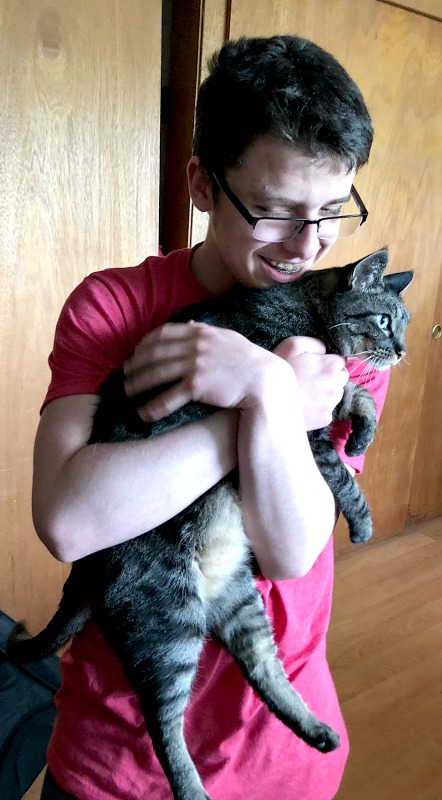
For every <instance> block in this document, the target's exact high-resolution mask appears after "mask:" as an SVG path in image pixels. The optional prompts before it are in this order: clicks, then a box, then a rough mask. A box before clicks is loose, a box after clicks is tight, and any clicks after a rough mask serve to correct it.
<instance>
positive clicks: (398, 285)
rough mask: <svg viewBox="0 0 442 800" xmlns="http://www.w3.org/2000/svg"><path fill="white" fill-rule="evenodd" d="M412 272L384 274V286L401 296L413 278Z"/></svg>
mask: <svg viewBox="0 0 442 800" xmlns="http://www.w3.org/2000/svg"><path fill="white" fill-rule="evenodd" d="M413 274H414V273H413V272H411V270H410V271H409V272H394V273H393V274H392V275H385V277H384V286H386V287H387V289H391V290H392V291H393V292H396V294H398V295H399V297H401V296H402V295H403V293H404V292H405V289H407V288H408V286H409V285H410V283H411V281H412V280H413Z"/></svg>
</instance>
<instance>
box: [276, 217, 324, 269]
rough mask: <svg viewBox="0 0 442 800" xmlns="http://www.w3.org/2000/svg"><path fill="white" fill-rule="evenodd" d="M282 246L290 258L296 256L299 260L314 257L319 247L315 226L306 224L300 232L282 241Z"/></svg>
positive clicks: (307, 259)
mask: <svg viewBox="0 0 442 800" xmlns="http://www.w3.org/2000/svg"><path fill="white" fill-rule="evenodd" d="M284 247H285V249H286V250H287V252H289V253H290V256H291V257H292V258H293V256H297V257H298V258H299V259H300V260H301V261H309V260H310V259H311V258H314V256H315V255H316V253H317V252H318V250H319V248H320V242H319V239H318V228H317V226H316V225H306V226H305V228H304V230H303V231H301V233H298V234H297V235H296V236H293V237H292V238H291V239H288V240H287V241H286V242H284Z"/></svg>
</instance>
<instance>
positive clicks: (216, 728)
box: [45, 250, 388, 800]
mask: <svg viewBox="0 0 442 800" xmlns="http://www.w3.org/2000/svg"><path fill="white" fill-rule="evenodd" d="M191 255H192V251H191V250H181V251H176V252H174V253H171V254H170V255H168V256H166V257H165V258H161V257H152V258H148V259H146V261H144V262H143V263H142V264H140V265H139V266H137V267H129V268H125V269H108V270H104V271H102V272H98V273H95V274H93V275H90V276H89V277H87V278H86V279H85V280H84V281H83V282H82V283H81V284H80V286H79V287H78V288H77V289H76V290H75V291H74V292H73V293H72V295H71V296H70V297H69V299H68V300H67V302H66V304H65V306H64V308H63V310H62V312H61V316H60V319H59V322H58V325H57V330H56V335H55V343H54V349H53V352H52V354H51V356H50V358H49V363H50V367H51V370H52V380H51V384H50V387H49V390H48V393H47V396H46V399H45V405H46V404H47V403H48V402H50V401H51V400H53V399H55V398H58V397H62V396H66V395H72V394H97V393H98V390H99V387H100V385H101V383H102V382H103V380H104V379H105V378H106V377H107V375H108V374H109V372H110V371H112V370H113V369H116V368H117V367H120V366H121V365H122V363H123V361H124V360H125V359H126V358H127V357H129V356H130V355H131V354H132V352H133V350H134V348H135V346H136V344H138V342H139V341H140V339H141V338H142V337H143V336H144V335H145V334H146V333H147V332H148V331H149V330H151V329H152V328H154V327H156V326H158V325H161V324H162V323H164V322H165V321H166V320H168V319H169V318H170V317H171V316H172V315H173V314H174V313H176V312H177V311H178V310H179V309H180V308H183V307H184V306H186V305H189V304H191V303H198V302H201V301H203V300H205V299H207V298H208V297H210V293H208V292H207V290H205V289H204V288H203V287H202V286H201V285H200V284H199V283H198V282H197V281H196V280H195V278H194V277H193V275H192V273H191V271H190V260H191ZM360 372H362V369H361V370H360ZM387 381H388V378H387V375H386V373H375V374H374V375H372V376H371V378H370V385H369V389H370V391H372V393H373V394H374V396H375V400H376V403H377V405H378V408H379V410H380V408H381V406H382V403H383V400H384V398H385V393H386V386H387ZM340 440H341V441H340V444H341V445H342V443H343V442H344V440H345V430H344V429H343V427H342V426H341V431H340ZM345 460H346V461H347V462H349V463H350V462H351V463H352V464H353V466H355V468H356V469H357V471H360V469H361V466H362V463H363V459H361V458H359V459H348V458H346V457H345ZM332 584H333V544H332V540H330V541H329V543H328V545H327V546H326V547H325V549H324V551H323V552H322V553H321V555H320V556H319V558H318V559H317V561H316V563H315V564H314V566H313V568H312V569H311V570H310V572H309V573H308V575H306V576H305V577H303V578H301V579H299V580H291V581H281V582H278V583H273V582H272V581H269V580H266V579H265V578H262V577H258V578H257V585H258V588H259V590H260V592H261V594H262V597H263V600H264V605H265V608H266V612H267V614H268V616H269V617H270V619H271V620H272V623H273V627H274V632H275V639H276V642H277V645H278V650H279V655H280V657H281V659H282V661H283V663H284V667H285V670H286V673H287V675H288V677H289V679H290V681H291V682H292V683H293V685H294V686H295V688H296V689H297V691H298V692H300V694H301V695H302V697H303V699H304V700H305V702H306V703H307V704H308V705H309V706H310V708H311V709H312V711H314V712H315V713H316V714H317V715H318V717H319V718H320V719H322V720H323V721H324V722H327V723H328V724H329V725H331V726H332V727H333V728H335V729H336V730H337V731H338V732H339V734H340V737H341V746H340V748H338V750H336V751H334V752H333V753H328V754H326V755H324V754H321V753H318V752H317V751H316V750H313V749H312V748H310V747H308V746H307V745H306V744H305V743H304V742H302V741H301V740H300V739H298V738H297V737H296V736H295V735H294V734H293V733H292V732H291V731H290V730H289V729H288V728H286V727H285V725H283V724H282V723H281V722H280V721H279V720H278V719H276V717H274V716H273V714H271V713H270V712H269V710H268V709H267V707H266V706H264V705H263V703H262V702H261V701H260V700H259V699H258V698H257V696H256V695H255V693H254V691H253V690H252V689H251V687H250V686H249V685H248V684H247V683H246V682H245V680H244V679H243V677H242V674H241V672H240V670H239V668H238V667H237V666H236V664H235V663H234V662H233V660H232V658H231V657H230V655H229V654H228V653H227V651H226V650H225V649H224V648H223V647H221V646H220V645H219V644H218V643H216V642H215V641H212V640H209V641H208V642H207V643H206V645H205V648H204V651H203V654H202V656H201V659H200V662H199V668H198V674H197V678H196V681H195V686H194V689H193V693H192V697H191V701H190V704H189V706H188V708H187V711H186V717H185V738H186V742H187V744H188V747H189V751H190V753H191V755H192V758H193V759H194V761H195V764H196V767H197V769H198V771H199V773H200V775H201V778H202V780H203V783H204V786H205V788H206V790H207V792H208V793H209V794H210V795H211V796H213V797H214V798H216V800H252V799H253V800H272V798H277V797H281V798H293V800H331V798H332V797H334V795H335V794H336V792H337V790H338V787H339V784H340V781H341V777H342V773H343V769H344V765H345V762H346V759H347V754H348V740H347V734H346V730H345V725H344V722H343V719H342V715H341V712H340V709H339V703H338V699H337V697H336V692H335V689H334V685H333V681H332V678H331V676H330V672H329V669H328V665H327V661H326V652H325V651H326V645H325V637H326V632H327V628H328V624H329V617H330V608H331V596H332ZM61 671H62V678H63V681H62V686H61V689H60V690H59V692H58V693H57V696H56V706H57V709H58V715H57V719H56V722H55V726H54V731H53V734H52V738H51V741H50V744H49V748H48V764H49V767H50V769H51V772H52V773H53V775H54V777H55V779H56V780H57V782H58V783H59V784H60V786H62V787H63V788H64V789H65V790H66V791H68V792H70V793H71V794H73V795H74V796H76V797H77V798H79V800H140V798H146V800H170V798H171V792H170V788H169V784H168V782H167V781H166V779H165V777H164V774H163V771H162V769H161V767H160V766H159V763H158V760H157V758H156V756H155V754H154V752H153V749H152V744H151V741H150V737H149V736H148V734H147V732H146V728H145V724H144V720H143V716H142V713H141V709H140V705H139V701H138V698H137V696H136V695H135V694H134V692H133V690H132V688H131V685H130V683H129V681H128V679H127V678H126V676H125V673H124V671H123V667H122V665H121V663H120V662H119V660H118V659H117V658H116V656H115V654H114V652H113V650H112V649H111V647H110V645H109V644H108V643H107V641H106V640H105V638H104V636H103V634H102V633H101V630H100V629H99V627H98V626H97V625H96V624H95V623H93V622H91V623H89V624H88V625H87V626H86V628H85V629H84V631H83V632H82V633H81V634H80V635H78V636H77V637H75V639H74V640H73V643H72V645H71V647H70V648H69V650H68V651H67V652H66V653H65V654H64V655H63V657H62V659H61Z"/></svg>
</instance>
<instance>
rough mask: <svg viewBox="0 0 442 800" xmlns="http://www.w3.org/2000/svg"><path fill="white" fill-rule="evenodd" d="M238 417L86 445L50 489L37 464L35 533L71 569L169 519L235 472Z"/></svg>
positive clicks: (222, 415) (229, 414)
mask: <svg viewBox="0 0 442 800" xmlns="http://www.w3.org/2000/svg"><path fill="white" fill-rule="evenodd" d="M237 417H238V415H237V412H235V411H222V412H217V413H215V414H213V415H212V416H211V417H210V418H208V419H207V420H205V421H204V422H199V423H195V424H191V425H188V426H184V427H181V428H179V429H177V430H174V431H171V432H170V433H168V434H165V435H164V436H161V437H158V438H156V439H150V440H144V441H137V442H125V443H117V444H99V445H87V446H85V447H83V448H81V449H80V450H79V451H78V452H77V453H75V455H74V456H73V457H72V458H70V459H69V461H68V462H67V463H66V464H65V465H64V466H63V468H62V469H61V470H60V471H59V473H58V474H57V475H56V479H55V481H53V482H51V483H50V484H49V483H48V482H46V483H45V481H44V480H43V479H42V477H41V473H42V471H43V470H44V465H39V464H36V467H35V475H36V476H37V478H36V479H34V492H33V514H34V523H35V527H36V530H37V533H38V534H39V536H40V538H41V539H42V541H43V542H44V544H45V545H46V546H47V547H48V549H49V550H50V551H51V552H52V554H53V555H54V556H55V557H56V558H58V559H60V560H62V561H68V562H70V561H74V560H77V559H78V558H82V557H83V556H86V555H88V554H90V553H93V552H95V551H97V550H101V549H103V548H105V547H109V546H112V545H115V544H119V543H120V542H123V541H126V540H128V539H131V538H133V537H135V536H138V535H140V534H142V533H144V532H146V531H147V530H151V529H152V528H154V527H156V526H157V525H159V524H161V523H163V522H165V521H166V520H168V519H170V518H172V517H173V516H174V515H175V514H177V513H178V512H179V511H182V510H183V509H184V508H185V507H186V506H188V505H189V504H190V503H191V502H193V500H195V499H196V498H197V497H199V496H201V494H203V493H204V492H205V491H207V490H208V489H210V488H211V487H212V486H213V485H215V483H217V482H218V481H219V480H221V478H223V477H224V476H225V475H226V474H227V473H228V472H229V471H230V470H231V469H233V468H234V467H235V466H236V460H237ZM39 475H40V477H38V476H39ZM128 476H130V478H128Z"/></svg>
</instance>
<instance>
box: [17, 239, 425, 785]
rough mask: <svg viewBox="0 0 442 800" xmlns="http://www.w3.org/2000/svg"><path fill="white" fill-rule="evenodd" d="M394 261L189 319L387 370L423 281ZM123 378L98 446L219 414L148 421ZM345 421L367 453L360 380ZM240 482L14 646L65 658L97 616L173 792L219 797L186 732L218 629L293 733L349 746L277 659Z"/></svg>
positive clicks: (365, 527)
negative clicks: (208, 644) (312, 342)
mask: <svg viewBox="0 0 442 800" xmlns="http://www.w3.org/2000/svg"><path fill="white" fill-rule="evenodd" d="M387 263H388V254H387V252H386V250H380V251H378V252H376V253H373V254H372V255H370V256H367V257H366V258H364V259H362V260H361V261H359V262H356V263H355V264H350V265H347V266H346V267H336V268H332V269H328V270H322V271H314V272H308V273H306V274H305V275H304V276H303V277H302V278H301V279H299V280H297V281H295V282H293V283H286V284H280V285H277V286H274V287H272V288H269V289H266V290H260V291H255V290H250V289H245V288H237V289H234V290H233V291H232V292H231V293H229V294H228V295H226V296H224V297H221V298H217V299H215V300H213V301H209V302H208V303H205V304H203V305H201V306H198V307H196V306H193V307H191V308H189V309H186V310H185V311H184V312H182V313H181V314H180V315H178V318H179V319H180V320H181V321H183V320H186V319H187V320H189V319H199V320H202V321H204V322H206V323H209V324H211V325H217V326H220V327H228V328H233V329H235V330H236V331H238V332H239V333H241V334H243V335H244V336H246V337H247V338H249V339H250V340H251V341H253V342H255V343H256V344H258V345H261V346H262V347H264V348H267V349H269V350H270V349H273V348H274V347H275V346H276V345H277V344H278V343H279V342H280V341H281V340H282V339H284V338H286V337H288V336H294V335H304V336H314V337H317V338H320V339H322V340H323V341H324V342H325V343H326V346H327V350H328V351H329V352H332V353H339V354H341V355H342V356H345V357H351V356H352V355H353V354H359V355H360V354H364V355H363V356H362V358H365V360H366V362H367V365H370V368H374V369H386V368H388V367H390V366H391V365H393V364H396V363H397V362H398V361H399V359H400V358H401V356H402V355H403V354H404V352H405V344H404V331H405V327H406V325H407V323H408V321H409V315H408V313H407V311H406V309H405V307H404V305H403V303H402V301H401V299H400V295H401V294H402V292H403V291H404V289H405V288H406V287H407V286H408V284H409V283H410V281H411V279H412V273H411V272H404V273H398V274H395V275H388V276H384V271H385V268H386V266H387ZM123 380H124V376H123V373H122V371H118V372H116V373H114V374H113V375H112V376H111V377H110V379H109V381H107V382H106V383H105V384H104V386H103V389H102V393H101V401H100V403H99V405H98V408H97V410H96V414H95V417H94V422H93V430H92V434H91V437H90V443H93V442H108V441H123V440H128V439H137V438H149V437H153V436H157V435H158V434H161V433H163V432H165V431H167V430H170V429H171V428H174V427H176V426H178V425H182V424H184V423H186V422H189V421H191V420H195V419H201V418H203V417H205V416H207V415H208V414H210V413H212V412H213V410H214V409H213V408H211V407H209V406H205V405H203V404H199V403H189V404H188V405H186V406H185V407H184V408H182V409H180V410H179V411H177V412H175V413H173V414H171V415H170V416H169V417H167V418H165V419H163V420H161V421H159V422H156V423H154V424H152V425H148V424H145V423H143V422H142V421H141V419H140V417H139V416H138V414H137V411H136V408H137V403H138V404H139V403H140V398H137V400H135V401H134V400H133V399H128V398H127V396H126V394H125V392H124V385H123ZM151 394H152V393H149V394H148V395H144V396H143V398H142V399H143V401H145V400H146V399H148V396H151ZM336 416H337V417H340V418H350V419H351V420H352V433H351V436H350V438H349V441H348V443H347V447H346V452H347V453H348V454H349V455H356V454H360V453H363V452H364V451H365V450H366V448H367V447H368V446H369V444H370V443H371V441H372V439H373V436H374V433H375V428H376V418H375V408H374V403H373V401H372V399H371V397H370V395H369V394H368V393H367V391H366V390H364V389H363V388H361V387H358V386H355V385H354V384H352V383H349V384H348V387H347V388H346V391H345V395H344V398H343V401H342V403H341V404H340V406H339V407H338V408H337V410H336ZM309 439H310V443H311V447H312V450H313V452H314V456H315V459H316V462H317V464H318V467H319V469H320V470H321V472H322V474H323V475H324V477H325V479H326V480H327V482H328V484H329V486H330V488H331V490H332V492H333V494H334V496H335V498H336V503H337V506H338V508H339V509H340V511H341V512H342V513H343V515H344V516H345V518H346V519H347V521H348V523H349V527H350V535H351V538H352V540H353V541H355V542H362V541H366V540H367V539H368V538H369V537H370V535H371V520H370V512H369V509H368V506H367V504H366V502H365V500H364V498H363V497H362V495H361V492H360V490H359V488H358V486H357V484H356V482H355V481H354V479H353V478H352V477H351V475H350V474H349V472H348V470H347V469H346V468H345V466H344V465H343V464H342V462H341V461H340V459H339V458H338V456H337V454H336V451H335V449H334V447H333V444H332V443H331V441H330V439H329V435H328V429H326V428H325V429H322V430H319V431H314V432H312V433H310V434H309ZM236 485H237V476H236V474H235V473H232V474H231V475H229V476H228V477H227V478H226V479H225V480H223V481H221V482H220V483H219V484H218V485H217V486H215V487H214V488H213V489H212V490H211V491H209V492H208V493H207V494H205V495H204V496H203V497H201V498H200V499H199V500H197V501H196V502H195V503H193V504H192V505H191V506H189V507H188V508H186V509H185V510H184V511H183V512H182V513H180V514H178V515H177V516H176V517H174V518H173V519H172V520H170V521H168V522H166V523H165V524H163V525H160V526H159V527H157V528H155V530H154V531H150V532H148V533H146V534H144V535H142V536H140V537H138V538H136V539H133V540H132V541H128V542H125V543H123V544H119V545H117V546H114V547H110V548H108V549H106V550H102V551H101V552H98V553H94V554H92V555H89V556H87V557H85V558H82V559H80V560H79V561H77V562H76V563H74V565H73V567H72V571H71V573H70V576H69V578H68V579H67V581H66V584H65V586H64V593H63V597H62V600H61V603H60V606H59V608H58V610H57V612H56V613H55V615H54V617H53V619H52V620H51V622H49V624H48V626H47V627H46V628H45V630H43V631H42V632H41V633H39V634H38V635H37V636H35V637H34V638H30V637H29V635H28V634H27V633H26V631H25V630H24V628H23V626H21V625H20V624H19V626H17V627H16V630H15V632H14V633H13V636H12V637H11V641H10V655H11V657H13V658H14V659H16V660H21V661H27V660H37V659H39V658H42V657H43V656H46V655H49V654H52V653H54V651H56V650H57V649H58V648H59V647H61V646H62V645H63V644H65V642H67V641H68V639H69V638H71V637H72V636H74V635H75V634H76V633H79V632H80V631H81V630H82V628H83V627H84V625H85V624H86V622H87V621H88V620H89V619H91V618H92V617H93V618H94V619H95V620H96V621H97V622H98V623H99V624H100V626H101V628H102V629H103V631H104V633H105V635H106V637H107V638H108V640H109V642H110V643H111V644H112V646H113V647H114V649H115V651H116V653H117V654H118V656H119V658H120V659H121V661H122V662H123V664H124V666H125V669H126V672H127V675H128V676H129V678H130V680H131V681H132V683H133V686H134V688H135V690H136V691H137V692H138V694H139V697H140V701H141V708H142V710H143V713H144V716H145V720H146V726H147V730H148V732H149V734H150V736H151V738H152V742H153V745H154V748H155V751H156V753H157V756H158V758H159V760H160V763H161V765H162V767H163V769H164V772H165V774H166V776H167V778H168V780H169V783H170V786H171V789H172V793H173V797H174V798H175V800H203V799H205V800H208V798H209V796H208V795H207V794H206V792H205V790H204V788H203V786H202V783H201V780H200V778H199V775H198V773H197V771H196V768H195V766H194V764H193V762H192V760H191V758H190V755H189V753H188V750H187V748H186V744H185V741H184V738H183V713H184V710H185V708H186V706H187V703H188V701H189V697H190V693H191V688H192V682H193V679H194V676H195V672H196V668H197V663H198V658H199V655H200V653H201V649H202V646H203V642H204V638H205V637H206V636H207V635H211V636H214V637H217V638H218V640H219V641H220V642H222V643H223V644H224V645H225V646H226V648H227V649H228V651H229V652H230V654H231V655H232V657H233V658H234V659H235V661H236V662H237V663H238V665H239V666H240V668H241V670H242V672H243V674H244V676H245V678H246V679H247V680H248V681H249V683H250V684H251V686H252V687H253V688H254V689H255V691H256V692H257V693H258V695H259V696H260V697H261V698H262V700H263V701H264V703H266V704H267V705H268V707H269V708H270V709H271V710H272V711H273V712H274V713H275V714H276V716H277V717H279V719H280V720H281V721H282V722H283V723H284V724H285V725H287V726H288V727H289V728H291V730H293V732H294V733H295V734H297V735H298V736H300V737H301V738H302V739H303V740H304V741H305V742H307V743H308V744H309V745H311V746H312V747H315V748H317V749H318V750H320V751H322V752H324V753H326V752H328V751H330V750H334V749H335V748H336V747H338V746H339V737H338V735H337V733H336V732H335V731H333V730H332V729H331V728H330V727H328V726H327V725H326V724H325V723H323V722H320V721H319V720H318V719H317V718H316V717H315V716H314V715H313V714H312V713H311V712H310V711H309V709H308V708H307V707H306V705H305V704H304V702H303V701H302V699H301V697H300V696H299V695H298V694H297V692H296V691H295V690H294V689H293V688H292V687H291V685H290V683H289V682H288V680H287V678H286V676H285V673H284V669H283V666H282V664H281V662H280V660H279V659H278V657H277V653H276V646H275V643H274V639H273V634H272V630H271V626H270V622H269V620H268V618H267V616H266V614H265V611H264V607H263V603H262V600H261V596H260V594H259V592H258V591H257V588H256V586H255V581H254V578H253V571H252V567H251V557H250V552H249V548H248V544H247V539H246V537H245V534H244V530H243V526H242V521H241V513H240V510H239V504H238V492H237V488H236ZM221 548H222V549H223V553H224V554H225V552H226V551H228V552H229V556H230V563H229V568H228V569H224V571H223V573H222V574H220V571H219V570H218V569H217V554H218V553H219V552H220V550H221ZM165 643H166V645H167V646H165Z"/></svg>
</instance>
